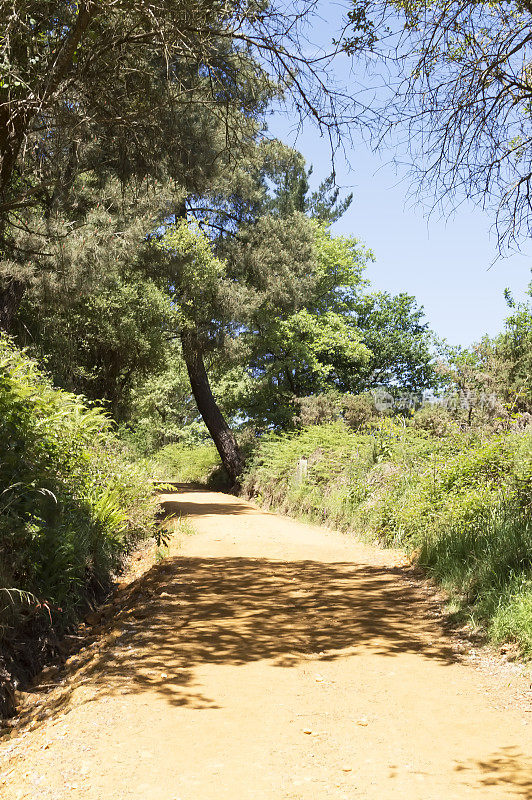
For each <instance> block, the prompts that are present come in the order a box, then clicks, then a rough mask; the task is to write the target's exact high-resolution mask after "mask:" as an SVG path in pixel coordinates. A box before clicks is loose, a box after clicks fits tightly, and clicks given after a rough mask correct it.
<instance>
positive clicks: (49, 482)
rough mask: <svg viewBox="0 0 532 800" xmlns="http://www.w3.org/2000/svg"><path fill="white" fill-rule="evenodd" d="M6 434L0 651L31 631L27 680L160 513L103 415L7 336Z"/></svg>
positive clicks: (2, 400)
mask: <svg viewBox="0 0 532 800" xmlns="http://www.w3.org/2000/svg"><path fill="white" fill-rule="evenodd" d="M0 436H1V441H2V458H1V460H0V485H1V487H2V491H1V493H0V512H1V513H0V647H1V650H2V653H3V658H4V664H3V666H4V667H5V666H6V662H8V661H9V658H10V656H13V650H12V649H11V645H12V644H13V643H14V642H16V641H17V639H19V638H20V637H23V634H24V636H25V637H26V638H27V636H28V635H29V634H31V637H32V638H33V644H34V647H33V648H29V651H28V654H27V663H21V659H20V646H19V653H18V664H17V668H18V670H19V671H21V673H22V674H23V673H24V671H26V673H31V671H32V667H34V666H35V663H37V664H38V663H39V660H40V659H42V657H43V656H44V655H45V652H46V648H47V646H48V642H49V633H50V626H52V628H53V630H54V631H55V632H56V633H57V632H58V631H61V630H64V629H65V627H67V626H68V625H69V624H71V623H72V621H73V620H74V619H75V618H76V615H77V614H79V612H80V611H81V612H82V611H83V610H86V609H87V607H88V606H89V605H90V604H91V603H92V602H94V601H95V600H97V598H99V597H101V596H102V594H103V593H104V592H105V590H106V589H107V588H108V586H109V581H110V579H111V576H112V573H113V572H114V571H116V570H117V569H118V568H119V567H120V564H121V562H122V558H123V556H124V554H125V553H126V552H127V551H128V549H130V547H131V545H132V544H133V543H134V542H135V541H137V540H138V539H139V537H142V536H146V535H148V534H149V533H150V532H151V530H152V525H153V514H154V509H155V506H154V503H153V500H152V499H151V496H150V495H151V486H150V482H149V476H148V474H147V473H146V471H143V470H142V469H141V468H140V467H137V466H135V465H134V464H132V463H131V461H130V460H128V459H127V458H126V457H125V456H124V455H122V454H121V451H120V447H117V440H116V438H115V437H114V436H113V434H112V433H111V430H110V420H109V418H108V417H107V416H106V415H105V414H104V412H103V411H102V410H101V409H100V408H98V407H96V406H92V407H91V406H88V405H87V404H86V403H85V401H84V400H83V399H82V398H80V397H78V396H76V395H73V394H68V393H66V392H64V391H60V390H57V389H53V388H52V386H51V384H50V381H49V379H48V378H47V377H46V376H45V375H44V374H43V373H42V372H41V371H40V370H39V369H38V367H37V366H36V364H35V363H34V362H33V361H32V360H31V359H29V358H28V357H27V356H26V355H24V354H23V353H21V352H20V351H19V350H17V349H16V348H15V347H14V346H13V345H12V344H11V343H10V342H9V341H8V340H7V339H5V338H4V339H2V340H1V341H0ZM23 638H24V637H23ZM40 640H42V641H41V644H40V645H39V641H40ZM39 647H41V648H42V650H41V652H39ZM22 661H23V662H24V659H22ZM1 666H2V665H0V667H1Z"/></svg>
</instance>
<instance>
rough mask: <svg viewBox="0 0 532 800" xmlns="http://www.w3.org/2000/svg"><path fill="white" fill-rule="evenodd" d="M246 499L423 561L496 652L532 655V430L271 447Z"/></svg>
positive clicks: (356, 435) (317, 436) (282, 441)
mask: <svg viewBox="0 0 532 800" xmlns="http://www.w3.org/2000/svg"><path fill="white" fill-rule="evenodd" d="M302 458H305V459H308V462H307V464H308V466H307V474H306V476H305V475H304V468H303V467H302V466H299V467H298V463H299V462H300V459H302ZM243 488H244V491H245V492H246V494H247V495H248V496H252V497H254V498H256V499H258V500H259V502H261V503H262V504H263V505H265V506H267V507H273V508H276V509H278V510H280V511H282V512H286V513H289V514H294V515H297V516H300V517H303V518H305V519H308V520H311V521H314V522H323V523H326V524H329V525H331V526H333V527H335V528H338V529H340V530H354V531H357V532H359V533H361V534H362V535H364V536H370V537H373V538H377V539H378V540H379V541H380V542H381V543H383V544H385V545H398V546H401V547H404V548H406V549H408V550H409V551H410V552H413V553H415V555H416V558H417V560H418V561H419V563H420V564H421V565H422V566H423V567H424V568H425V569H426V570H427V571H428V572H429V573H430V574H431V575H432V576H433V577H434V579H435V580H437V581H438V582H439V583H440V584H442V585H443V586H444V587H445V588H446V589H447V591H448V592H449V593H450V594H451V596H452V597H453V598H454V600H455V602H456V604H457V605H458V607H459V608H460V609H461V611H462V612H463V614H464V615H471V616H472V617H473V619H474V620H475V621H476V622H477V623H481V624H482V625H484V626H485V628H486V630H487V632H488V634H489V636H490V638H491V639H492V640H493V641H495V642H498V641H503V640H512V641H515V642H517V643H518V644H519V647H520V648H521V651H522V653H523V655H525V656H529V657H530V656H532V523H531V516H532V515H531V510H532V431H530V430H528V431H525V432H521V433H517V432H516V433H507V434H503V435H498V436H490V437H486V438H484V437H483V436H482V435H480V434H474V433H469V434H468V433H461V432H460V431H458V430H451V431H450V432H447V433H446V435H442V436H435V435H434V434H432V433H430V432H428V431H426V430H422V429H418V428H416V427H414V426H407V425H404V424H400V423H398V422H393V421H391V420H382V421H381V422H380V423H378V424H377V423H376V424H374V425H373V426H370V427H369V428H367V429H366V430H364V431H362V432H354V431H352V430H350V429H349V428H348V427H347V426H346V425H345V424H344V423H343V422H335V423H331V424H328V425H320V426H313V427H309V428H306V429H304V430H302V431H299V432H296V433H292V434H285V435H282V436H271V437H269V438H265V439H263V440H262V441H261V442H260V443H259V445H258V446H257V448H256V450H255V453H254V456H253V458H252V459H251V461H250V462H249V464H248V468H247V472H246V475H245V478H244V485H243Z"/></svg>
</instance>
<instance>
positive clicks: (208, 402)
mask: <svg viewBox="0 0 532 800" xmlns="http://www.w3.org/2000/svg"><path fill="white" fill-rule="evenodd" d="M181 345H182V349H183V358H184V361H185V364H186V367H187V372H188V376H189V378H190V386H191V388H192V394H193V395H194V399H195V401H196V404H197V406H198V411H199V412H200V414H201V416H202V418H203V421H204V423H205V425H206V426H207V429H208V431H209V433H210V435H211V436H212V439H213V442H214V444H215V445H216V449H217V450H218V453H219V454H220V458H221V459H222V463H223V465H224V467H225V469H226V471H227V474H228V475H229V480H230V481H231V483H232V484H237V482H238V478H239V476H240V474H241V473H242V469H243V467H244V461H243V459H242V455H241V453H240V450H239V448H238V445H237V443H236V439H235V436H234V434H233V432H232V430H231V428H230V427H229V425H228V424H227V422H226V421H225V419H224V417H223V415H222V412H221V411H220V409H219V408H218V405H217V403H216V400H215V399H214V395H213V393H212V389H211V386H210V383H209V378H208V376H207V371H206V369H205V364H204V362H203V355H202V352H201V347H200V343H199V339H198V334H197V331H196V330H194V329H192V330H185V331H182V333H181Z"/></svg>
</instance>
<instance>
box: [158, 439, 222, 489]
mask: <svg viewBox="0 0 532 800" xmlns="http://www.w3.org/2000/svg"><path fill="white" fill-rule="evenodd" d="M150 462H151V464H152V465H153V468H154V470H155V471H156V472H157V473H158V475H159V476H160V477H161V478H162V479H164V480H167V481H172V482H174V483H191V484H198V485H200V486H208V487H209V488H213V489H223V488H227V486H228V484H229V481H228V478H227V474H226V472H225V470H224V469H223V467H222V462H221V460H220V456H219V455H218V451H217V450H216V447H215V446H214V445H207V444H198V445H185V444H168V445H166V447H163V448H162V449H161V450H159V451H158V452H157V453H155V454H154V455H153V456H152V457H151V459H150Z"/></svg>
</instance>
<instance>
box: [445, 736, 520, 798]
mask: <svg viewBox="0 0 532 800" xmlns="http://www.w3.org/2000/svg"><path fill="white" fill-rule="evenodd" d="M456 770H457V772H464V773H465V774H467V772H468V771H471V772H472V773H473V775H474V776H475V780H476V781H478V783H480V785H481V786H484V787H486V788H488V787H493V786H500V787H501V791H502V792H504V796H505V797H509V796H510V794H509V793H511V795H512V796H514V797H517V798H521V800H532V761H531V760H530V758H527V757H526V756H524V755H523V753H521V752H520V750H519V749H518V748H516V747H503V748H501V750H500V751H498V752H497V753H495V754H494V755H493V756H490V757H488V758H486V759H484V760H482V761H466V762H464V763H462V764H458V765H457V766H456ZM479 772H480V774H481V777H480V778H477V775H478V773H479Z"/></svg>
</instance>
